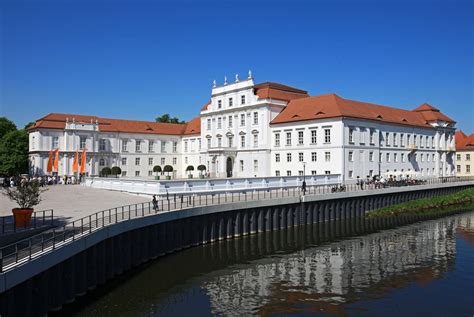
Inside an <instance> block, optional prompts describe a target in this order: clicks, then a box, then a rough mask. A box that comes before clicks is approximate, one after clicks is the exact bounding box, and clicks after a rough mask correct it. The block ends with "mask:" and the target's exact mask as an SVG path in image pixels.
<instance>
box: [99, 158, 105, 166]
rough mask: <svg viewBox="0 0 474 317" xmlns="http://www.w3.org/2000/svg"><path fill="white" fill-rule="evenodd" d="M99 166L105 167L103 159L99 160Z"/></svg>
mask: <svg viewBox="0 0 474 317" xmlns="http://www.w3.org/2000/svg"><path fill="white" fill-rule="evenodd" d="M99 166H105V160H104V159H103V158H101V159H100V160H99Z"/></svg>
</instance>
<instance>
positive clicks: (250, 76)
mask: <svg viewBox="0 0 474 317" xmlns="http://www.w3.org/2000/svg"><path fill="white" fill-rule="evenodd" d="M252 78H253V77H252V70H250V69H249V77H248V79H252Z"/></svg>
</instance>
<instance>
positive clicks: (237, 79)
mask: <svg viewBox="0 0 474 317" xmlns="http://www.w3.org/2000/svg"><path fill="white" fill-rule="evenodd" d="M235 82H236V83H238V82H239V74H235Z"/></svg>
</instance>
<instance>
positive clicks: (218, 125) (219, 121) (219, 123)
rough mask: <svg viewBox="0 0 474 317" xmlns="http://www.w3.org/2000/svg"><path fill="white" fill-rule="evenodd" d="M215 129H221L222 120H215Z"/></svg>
mask: <svg viewBox="0 0 474 317" xmlns="http://www.w3.org/2000/svg"><path fill="white" fill-rule="evenodd" d="M217 128H218V129H222V118H221V117H219V118H217Z"/></svg>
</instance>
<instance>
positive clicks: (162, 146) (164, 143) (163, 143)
mask: <svg viewBox="0 0 474 317" xmlns="http://www.w3.org/2000/svg"><path fill="white" fill-rule="evenodd" d="M161 153H166V141H161Z"/></svg>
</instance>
